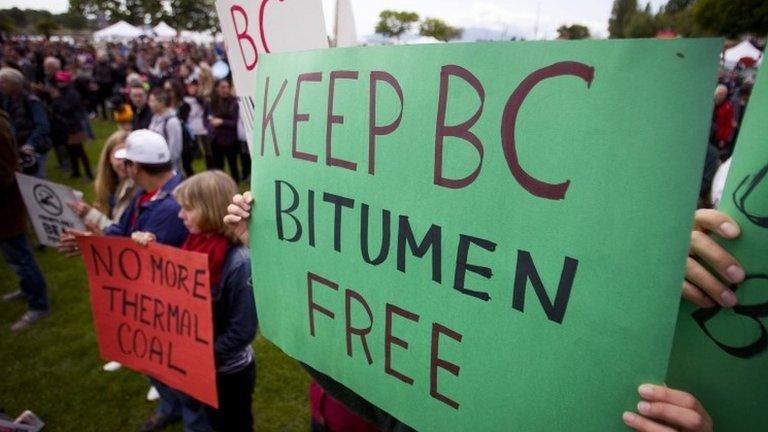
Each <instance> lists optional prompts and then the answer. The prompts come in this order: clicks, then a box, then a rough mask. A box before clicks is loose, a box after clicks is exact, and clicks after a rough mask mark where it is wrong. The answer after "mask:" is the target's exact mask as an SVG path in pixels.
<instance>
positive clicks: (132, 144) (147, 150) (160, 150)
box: [104, 129, 189, 247]
mask: <svg viewBox="0 0 768 432" xmlns="http://www.w3.org/2000/svg"><path fill="white" fill-rule="evenodd" d="M115 158H117V159H123V160H124V163H125V167H126V171H127V173H128V175H129V176H130V177H131V179H132V180H133V181H134V182H135V183H136V185H138V186H139V188H140V189H139V190H138V191H137V192H136V196H135V197H134V198H133V201H132V202H131V206H130V207H129V209H128V210H127V211H125V212H123V215H122V216H121V217H120V220H119V221H118V222H117V223H116V224H113V225H111V226H109V227H107V229H106V230H105V231H104V234H105V235H116V236H122V237H130V236H131V234H132V233H133V232H135V231H145V232H150V233H152V234H154V235H155V237H156V239H157V242H158V243H162V244H166V245H170V246H175V247H179V246H181V244H182V243H184V240H185V239H186V238H187V235H188V234H189V231H187V228H186V227H185V226H184V223H183V222H182V221H181V219H179V217H178V214H179V210H181V207H180V206H179V204H178V203H177V202H176V200H175V199H173V196H172V195H171V192H173V189H174V188H175V187H176V186H178V185H179V183H181V181H182V177H181V175H179V174H178V173H177V172H175V171H174V170H173V164H172V161H171V153H170V151H169V149H168V144H167V143H166V142H165V139H164V138H163V137H162V135H160V134H158V133H156V132H152V131H150V130H147V129H139V130H137V131H134V132H132V133H131V134H130V135H128V138H126V140H125V148H124V149H120V150H118V151H117V152H115Z"/></svg>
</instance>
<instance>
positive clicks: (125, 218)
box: [103, 200, 136, 237]
mask: <svg viewBox="0 0 768 432" xmlns="http://www.w3.org/2000/svg"><path fill="white" fill-rule="evenodd" d="M135 207H136V201H135V200H131V203H130V204H129V205H128V208H127V209H125V211H124V212H123V214H122V215H121V216H120V220H119V221H117V222H116V223H114V224H112V225H109V226H108V227H106V228H104V229H103V230H104V235H108V236H110V235H111V236H121V237H124V236H126V235H128V224H129V223H130V220H131V213H132V212H133V209H134V208H135Z"/></svg>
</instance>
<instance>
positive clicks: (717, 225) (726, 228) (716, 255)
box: [683, 209, 746, 308]
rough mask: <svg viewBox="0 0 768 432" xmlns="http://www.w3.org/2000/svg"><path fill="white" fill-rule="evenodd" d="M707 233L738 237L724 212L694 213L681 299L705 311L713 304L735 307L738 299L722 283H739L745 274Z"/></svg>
mask: <svg viewBox="0 0 768 432" xmlns="http://www.w3.org/2000/svg"><path fill="white" fill-rule="evenodd" d="M710 234H715V235H718V236H720V237H722V238H726V239H733V238H736V237H738V236H739V235H740V234H741V230H740V229H739V225H738V224H737V223H736V221H734V220H733V219H732V218H731V217H730V216H728V215H726V214H725V213H721V212H719V211H717V210H710V209H700V210H697V211H696V214H695V217H694V225H693V232H692V233H691V247H690V252H689V256H688V261H687V262H686V265H685V280H684V281H683V297H684V298H686V299H688V300H690V301H691V302H693V303H695V304H697V305H698V306H701V307H705V308H706V307H714V306H715V305H720V306H723V307H733V306H735V305H736V304H738V299H737V298H736V294H734V293H733V291H732V290H731V289H730V288H728V286H727V285H726V283H734V284H736V283H739V282H742V281H743V280H744V278H745V276H746V275H745V272H744V269H743V268H742V267H741V264H739V262H738V261H737V260H736V258H734V257H733V255H731V254H730V253H728V252H727V251H726V250H725V248H723V247H722V246H720V244H718V243H717V242H715V241H714V240H713V239H712V238H711V237H710ZM705 265H706V266H707V267H709V268H711V269H712V272H714V273H712V272H710V270H708V268H707V267H705ZM722 281H726V283H724V282H722Z"/></svg>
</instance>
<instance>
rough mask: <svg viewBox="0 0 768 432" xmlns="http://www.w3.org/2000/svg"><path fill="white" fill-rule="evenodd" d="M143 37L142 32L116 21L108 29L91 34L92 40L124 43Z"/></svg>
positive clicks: (123, 22) (125, 23)
mask: <svg viewBox="0 0 768 432" xmlns="http://www.w3.org/2000/svg"><path fill="white" fill-rule="evenodd" d="M141 36H144V31H143V30H142V29H140V28H138V27H136V26H132V25H130V24H128V23H127V22H125V21H118V22H116V23H114V24H112V25H110V26H108V27H105V28H103V29H101V30H98V31H95V32H94V33H93V40H94V41H96V42H100V41H126V40H130V39H136V38H138V37H141Z"/></svg>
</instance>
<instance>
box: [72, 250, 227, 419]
mask: <svg viewBox="0 0 768 432" xmlns="http://www.w3.org/2000/svg"><path fill="white" fill-rule="evenodd" d="M77 244H78V246H79V247H80V250H81V251H82V253H83V260H84V262H85V268H86V270H87V272H88V282H89V284H90V286H91V308H92V309H93V321H94V325H95V327H96V336H97V338H98V341H99V352H100V353H101V356H102V357H104V358H105V359H107V360H115V361H119V362H120V363H122V364H124V365H125V366H128V367H130V368H131V369H134V370H136V371H138V372H142V373H145V374H147V375H150V376H152V377H154V378H156V379H158V380H160V381H162V382H163V383H165V384H167V385H169V386H171V387H173V388H175V389H178V390H181V391H182V392H184V393H186V394H188V395H189V396H192V397H194V398H195V399H197V400H199V401H201V402H204V403H206V404H208V405H210V406H212V407H218V398H217V394H216V368H215V365H214V358H213V322H212V316H211V314H212V312H211V296H210V293H211V289H210V273H209V270H208V257H207V255H205V254H201V253H197V252H188V251H183V250H181V249H176V248H172V247H169V246H164V245H160V244H156V243H150V244H149V246H147V247H142V246H139V245H138V244H136V243H135V242H133V241H132V240H130V239H127V238H120V237H95V236H83V237H78V239H77Z"/></svg>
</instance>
